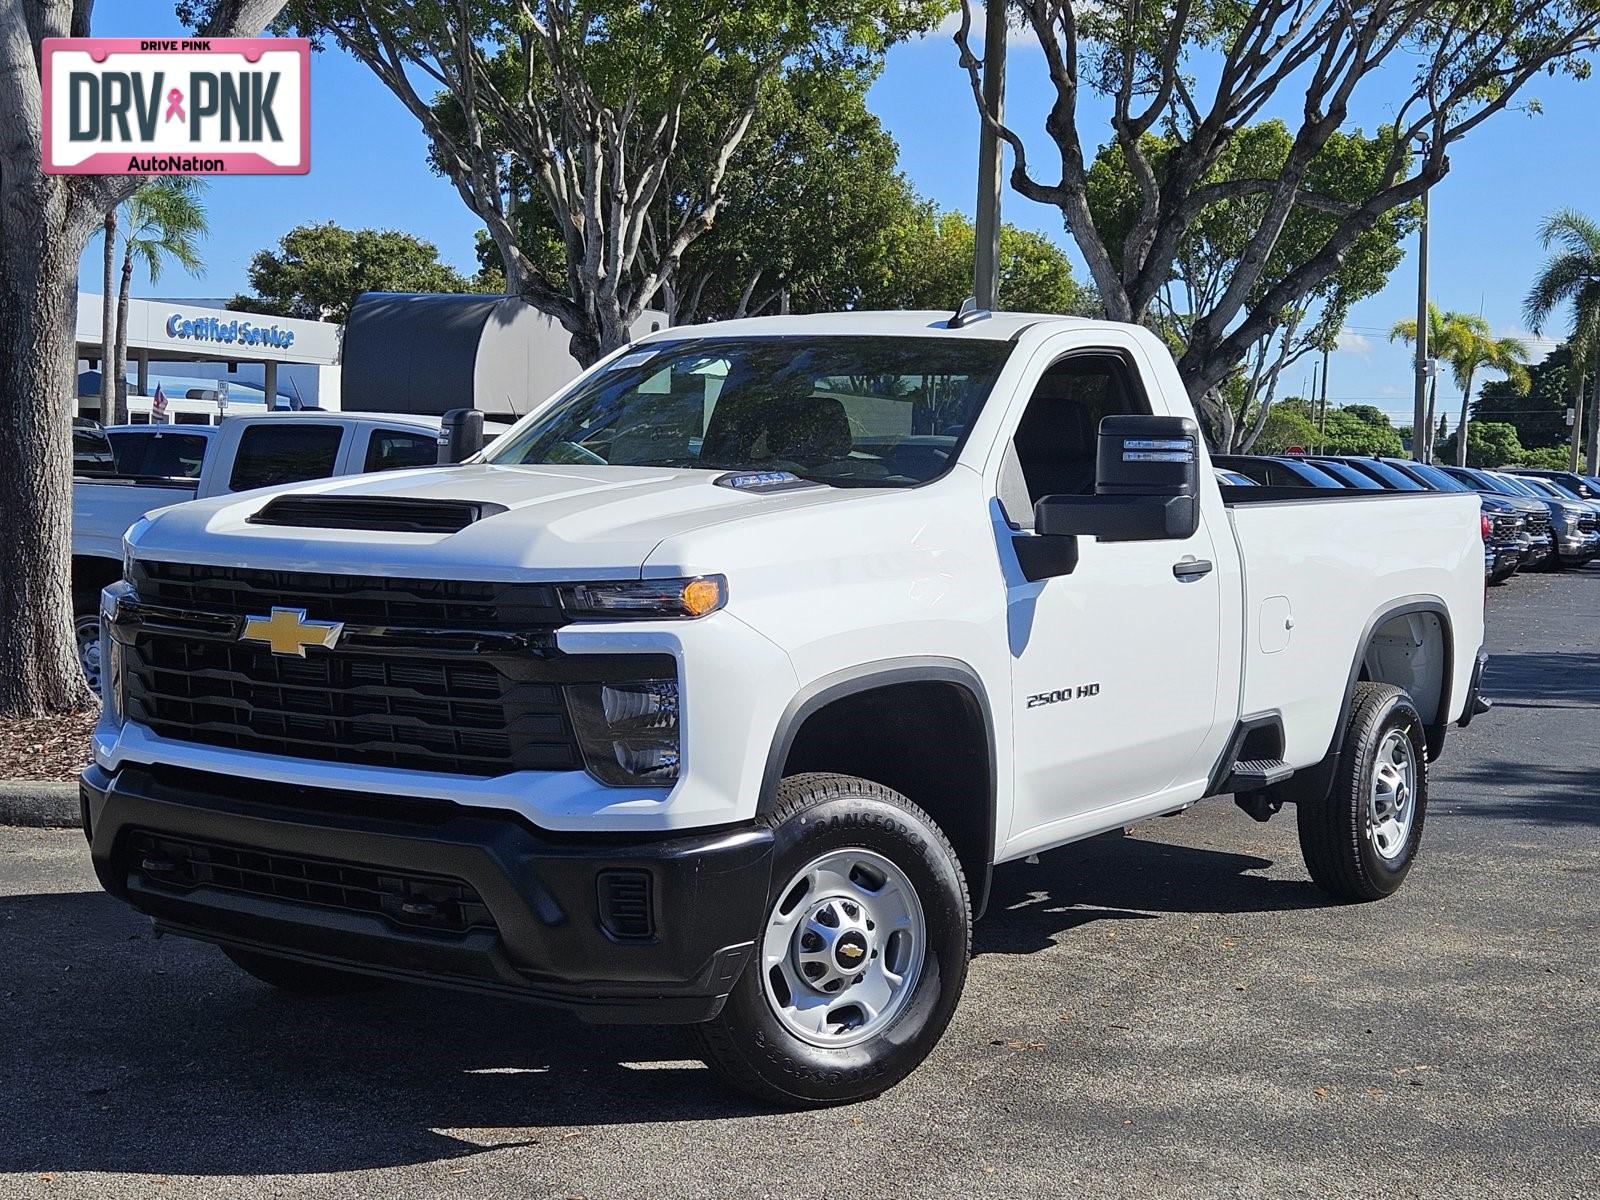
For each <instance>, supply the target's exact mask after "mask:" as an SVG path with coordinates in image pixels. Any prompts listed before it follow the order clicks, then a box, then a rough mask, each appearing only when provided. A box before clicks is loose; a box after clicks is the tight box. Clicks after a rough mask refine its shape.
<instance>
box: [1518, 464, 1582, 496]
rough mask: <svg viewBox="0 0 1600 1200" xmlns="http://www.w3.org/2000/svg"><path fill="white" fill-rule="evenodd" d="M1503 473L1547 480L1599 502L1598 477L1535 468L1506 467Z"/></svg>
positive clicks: (1577, 494) (1575, 493) (1574, 493)
mask: <svg viewBox="0 0 1600 1200" xmlns="http://www.w3.org/2000/svg"><path fill="white" fill-rule="evenodd" d="M1504 473H1505V474H1507V475H1520V476H1524V477H1528V478H1533V479H1548V480H1550V481H1551V482H1552V483H1559V484H1560V485H1561V486H1562V487H1564V488H1566V489H1567V491H1569V492H1571V493H1572V494H1573V495H1575V496H1579V497H1581V498H1583V499H1584V500H1600V476H1594V475H1580V474H1578V473H1577V472H1576V471H1545V470H1540V469H1539V468H1537V467H1506V468H1505V469H1504Z"/></svg>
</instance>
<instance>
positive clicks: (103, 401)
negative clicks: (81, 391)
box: [73, 208, 117, 423]
mask: <svg viewBox="0 0 1600 1200" xmlns="http://www.w3.org/2000/svg"><path fill="white" fill-rule="evenodd" d="M105 237H106V247H105V249H106V254H105V269H104V271H103V273H102V278H101V283H100V420H101V422H102V423H103V422H105V421H106V420H107V419H108V418H109V417H111V416H112V414H113V412H114V410H115V407H116V400H115V395H116V393H115V390H114V389H113V388H112V386H111V346H112V343H113V342H114V341H115V339H116V336H117V332H116V317H115V315H114V313H113V311H112V307H111V304H112V301H111V283H112V276H113V273H114V268H115V264H116V261H117V210H116V209H114V208H113V209H112V210H111V211H110V212H108V213H107V214H106V230H105ZM73 391H74V394H76V391H77V389H73Z"/></svg>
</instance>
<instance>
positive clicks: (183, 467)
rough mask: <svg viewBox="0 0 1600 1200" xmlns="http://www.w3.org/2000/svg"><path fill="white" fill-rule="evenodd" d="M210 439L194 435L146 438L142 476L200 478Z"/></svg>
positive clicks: (166, 435)
mask: <svg viewBox="0 0 1600 1200" xmlns="http://www.w3.org/2000/svg"><path fill="white" fill-rule="evenodd" d="M209 440H210V439H208V438H206V437H203V436H202V435H200V434H195V433H155V434H151V435H149V436H148V437H145V438H144V443H145V454H144V461H143V462H142V463H141V464H140V466H139V473H140V474H141V475H153V476H159V477H161V478H162V479H199V478H200V466H201V464H202V463H204V462H205V458H206V443H207V442H208V441H209Z"/></svg>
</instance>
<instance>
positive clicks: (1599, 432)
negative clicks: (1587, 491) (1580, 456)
mask: <svg viewBox="0 0 1600 1200" xmlns="http://www.w3.org/2000/svg"><path fill="white" fill-rule="evenodd" d="M1584 457H1585V460H1586V461H1585V464H1584V472H1583V473H1584V474H1585V475H1594V474H1600V365H1596V367H1595V369H1594V387H1592V388H1590V389H1589V449H1588V452H1587V453H1586V454H1585V456H1584Z"/></svg>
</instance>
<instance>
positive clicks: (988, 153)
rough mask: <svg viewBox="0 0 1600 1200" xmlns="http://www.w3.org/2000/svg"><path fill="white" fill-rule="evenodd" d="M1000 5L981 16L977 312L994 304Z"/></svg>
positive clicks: (1002, 50) (1002, 71)
mask: <svg viewBox="0 0 1600 1200" xmlns="http://www.w3.org/2000/svg"><path fill="white" fill-rule="evenodd" d="M1005 96H1006V5H1005V0H989V2H988V4H987V5H986V6H985V7H984V11H983V108H984V111H985V112H987V113H988V114H989V117H990V118H992V119H993V121H994V125H991V124H990V123H989V121H988V120H984V121H980V122H979V126H978V221H977V227H976V228H975V230H974V231H973V232H974V234H975V237H974V242H975V246H974V252H973V256H972V295H973V298H974V299H975V300H976V301H977V303H978V307H979V308H981V309H988V310H993V309H994V308H996V307H997V306H998V304H999V301H1000V189H1001V186H1002V184H1001V180H1000V172H1001V168H1002V167H1003V166H1004V155H1005V151H1004V150H1003V149H1002V148H1001V145H1000V135H999V134H998V133H996V132H995V125H998V124H999V123H1000V122H1001V121H1003V120H1004V119H1005Z"/></svg>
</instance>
